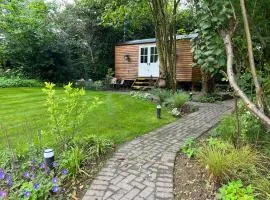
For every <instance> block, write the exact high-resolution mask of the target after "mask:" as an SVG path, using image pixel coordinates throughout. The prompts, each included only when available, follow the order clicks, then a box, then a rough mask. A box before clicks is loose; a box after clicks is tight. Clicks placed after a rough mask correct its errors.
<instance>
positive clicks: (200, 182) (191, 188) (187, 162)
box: [174, 153, 216, 200]
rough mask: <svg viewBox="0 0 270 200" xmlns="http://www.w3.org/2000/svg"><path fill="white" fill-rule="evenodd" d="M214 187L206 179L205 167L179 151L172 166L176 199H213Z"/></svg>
mask: <svg viewBox="0 0 270 200" xmlns="http://www.w3.org/2000/svg"><path fill="white" fill-rule="evenodd" d="M215 191H216V188H215V186H214V183H213V182H210V181H209V180H208V174H207V172H206V169H203V168H202V167H200V166H199V164H198V163H197V162H196V160H194V159H189V158H187V157H186V156H185V155H184V154H182V153H179V154H178V155H177V157H176V160H175V168H174V195H175V199H176V200H180V199H181V200H214V199H215Z"/></svg>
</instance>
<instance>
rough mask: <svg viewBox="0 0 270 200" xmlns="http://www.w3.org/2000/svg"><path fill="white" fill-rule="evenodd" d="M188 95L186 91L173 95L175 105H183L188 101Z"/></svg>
mask: <svg viewBox="0 0 270 200" xmlns="http://www.w3.org/2000/svg"><path fill="white" fill-rule="evenodd" d="M188 98H189V97H188V95H186V94H184V93H179V94H175V95H174V96H173V106H174V107H175V108H180V107H182V106H183V105H184V104H185V103H186V102H187V101H188Z"/></svg>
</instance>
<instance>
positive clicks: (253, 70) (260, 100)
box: [240, 0, 264, 112]
mask: <svg viewBox="0 0 270 200" xmlns="http://www.w3.org/2000/svg"><path fill="white" fill-rule="evenodd" d="M240 5H241V11H242V15H243V21H244V27H245V33H246V38H247V44H248V57H249V64H250V69H251V74H252V77H253V82H254V85H255V88H256V99H257V105H258V108H259V109H260V111H261V112H264V105H263V90H262V88H261V85H260V83H259V80H258V75H257V72H256V67H255V61H254V55H253V47H252V40H251V34H250V28H249V23H248V18H247V12H246V6H245V0H240Z"/></svg>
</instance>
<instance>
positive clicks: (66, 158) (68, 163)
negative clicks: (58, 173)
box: [60, 145, 86, 177]
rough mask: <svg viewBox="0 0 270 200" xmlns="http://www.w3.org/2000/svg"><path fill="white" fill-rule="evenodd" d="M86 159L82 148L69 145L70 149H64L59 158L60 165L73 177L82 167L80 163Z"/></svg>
mask: <svg viewBox="0 0 270 200" xmlns="http://www.w3.org/2000/svg"><path fill="white" fill-rule="evenodd" d="M85 159H86V154H85V152H84V150H83V149H82V148H81V147H79V146H77V145H76V146H75V147H71V149H70V150H67V151H64V152H63V154H62V158H61V163H60V166H61V167H62V168H65V169H67V170H68V171H69V175H71V176H73V177H75V176H76V175H77V174H79V173H80V172H81V171H82V169H81V166H82V163H83V161H84V160H85Z"/></svg>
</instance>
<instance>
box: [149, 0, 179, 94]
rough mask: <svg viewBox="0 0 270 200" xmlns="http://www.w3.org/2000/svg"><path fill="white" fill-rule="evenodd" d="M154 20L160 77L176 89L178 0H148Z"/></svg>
mask: <svg viewBox="0 0 270 200" xmlns="http://www.w3.org/2000/svg"><path fill="white" fill-rule="evenodd" d="M149 3H150V7H151V10H152V14H153V17H154V21H155V30H156V39H157V50H158V55H159V64H160V69H161V77H164V78H165V80H166V84H167V87H169V88H171V89H173V90H174V91H175V90H176V84H177V80H176V17H177V11H178V6H179V3H180V0H172V1H167V0H149Z"/></svg>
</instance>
